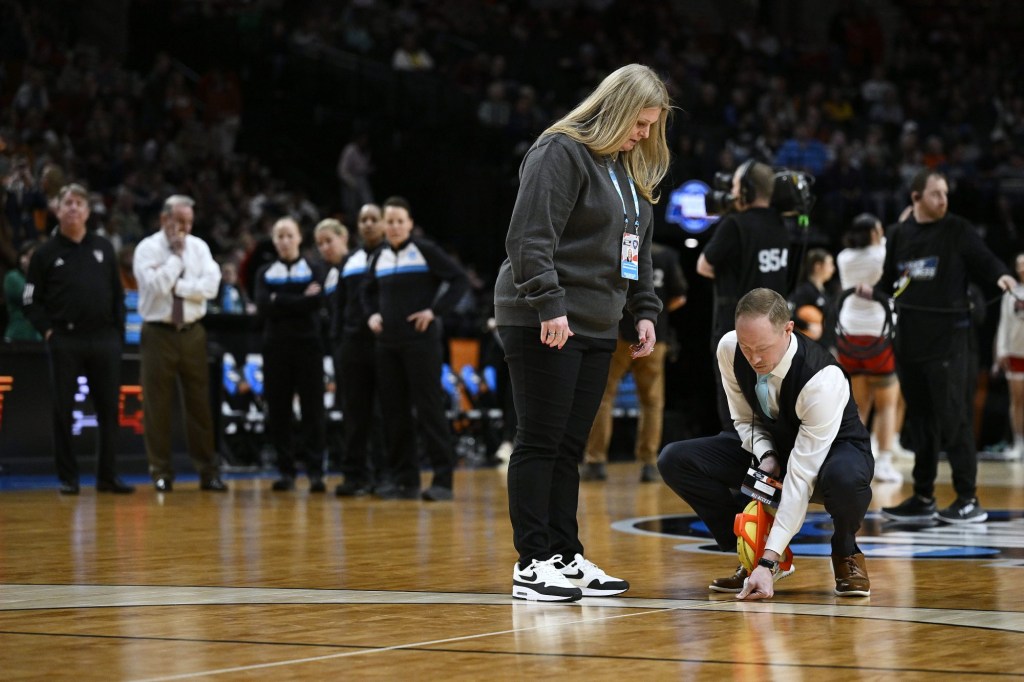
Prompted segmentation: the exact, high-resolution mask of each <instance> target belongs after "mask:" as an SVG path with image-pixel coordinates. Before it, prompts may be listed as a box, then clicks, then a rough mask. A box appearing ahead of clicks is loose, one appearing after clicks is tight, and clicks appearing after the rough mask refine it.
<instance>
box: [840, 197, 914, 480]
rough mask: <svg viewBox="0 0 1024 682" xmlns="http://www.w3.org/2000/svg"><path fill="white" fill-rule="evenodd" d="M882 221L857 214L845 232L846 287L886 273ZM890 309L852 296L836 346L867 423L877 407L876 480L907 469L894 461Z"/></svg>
mask: <svg viewBox="0 0 1024 682" xmlns="http://www.w3.org/2000/svg"><path fill="white" fill-rule="evenodd" d="M884 234H885V233H884V230H883V228H882V223H881V221H879V220H878V218H876V217H875V216H873V215H871V214H870V213H862V214H860V215H859V216H857V217H856V218H854V219H853V223H852V224H851V226H850V229H849V230H848V231H847V232H846V234H845V235H844V237H843V241H844V243H845V244H846V247H847V248H845V249H843V250H842V251H840V252H839V255H838V256H837V257H836V266H837V267H838V269H839V281H840V283H841V285H842V287H843V291H846V290H848V289H851V288H853V287H856V286H857V285H858V284H873V283H875V282H877V281H878V279H879V277H881V276H882V265H883V263H884V261H885V236H884ZM887 314H888V312H887V311H886V310H885V309H884V308H883V307H882V306H881V305H880V304H879V303H878V302H877V301H872V300H867V299H863V298H860V297H859V296H847V297H846V299H845V300H844V301H843V306H842V308H841V309H840V311H839V330H838V331H839V335H838V338H837V343H836V345H837V348H838V350H839V362H840V364H842V366H843V369H845V370H846V372H847V373H848V374H849V375H850V384H851V386H852V389H853V397H854V400H856V401H857V408H858V411H859V412H860V418H861V421H863V422H864V423H865V424H867V420H868V416H869V415H870V414H871V410H872V407H874V411H875V418H874V426H873V429H872V430H873V432H874V436H875V439H876V440H877V441H878V452H877V453H875V480H876V481H880V482H885V483H901V482H902V481H903V475H902V474H901V473H900V472H899V471H898V470H897V469H896V467H895V466H894V465H893V455H892V449H893V444H894V442H895V439H896V407H897V404H898V403H899V395H900V385H899V379H897V377H896V363H895V359H894V357H893V352H892V340H891V339H889V338H887V337H886V336H885V335H884V327H885V323H886V316H887Z"/></svg>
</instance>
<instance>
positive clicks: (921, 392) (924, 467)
mask: <svg viewBox="0 0 1024 682" xmlns="http://www.w3.org/2000/svg"><path fill="white" fill-rule="evenodd" d="M967 352H968V350H967V347H966V344H965V345H964V347H963V349H962V352H960V353H957V354H955V355H949V356H947V357H944V358H938V359H934V360H926V361H924V362H909V361H907V359H906V358H905V357H901V356H900V354H899V352H897V354H896V373H897V374H898V376H899V378H900V388H901V390H902V391H903V398H904V400H906V402H907V416H906V419H905V421H904V426H903V429H904V432H906V433H907V435H908V436H909V438H908V442H909V443H910V444H911V445H912V446H913V448H914V492H915V493H917V494H918V495H922V496H924V497H932V496H934V494H935V477H936V476H937V475H938V469H939V453H940V452H945V453H946V457H947V459H949V466H950V468H951V469H952V470H953V489H954V490H956V494H957V495H958V496H960V497H967V498H969V497H974V496H975V495H976V493H977V475H978V453H977V451H976V450H975V448H974V429H973V425H972V423H971V407H972V406H971V404H970V403H968V402H967V395H966V394H967V391H966V390H965V386H966V385H967V383H968V376H967V374H968V359H967Z"/></svg>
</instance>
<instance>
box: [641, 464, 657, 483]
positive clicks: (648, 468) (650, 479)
mask: <svg viewBox="0 0 1024 682" xmlns="http://www.w3.org/2000/svg"><path fill="white" fill-rule="evenodd" d="M660 480H661V473H660V472H659V471H658V467H656V466H654V465H653V464H644V465H643V466H642V467H640V482H641V483H657V482H658V481H660Z"/></svg>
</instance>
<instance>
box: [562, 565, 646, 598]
mask: <svg viewBox="0 0 1024 682" xmlns="http://www.w3.org/2000/svg"><path fill="white" fill-rule="evenodd" d="M559 558H561V557H559ZM558 570H559V571H560V572H561V574H562V575H563V576H564V577H566V578H568V580H569V582H571V583H572V584H573V585H575V586H576V587H578V588H580V589H581V590H583V596H584V597H614V596H615V595H617V594H622V593H623V592H625V591H626V590H628V589H629V583H627V582H626V581H625V580H622V579H621V578H613V577H611V576H610V575H608V574H607V573H605V572H604V571H602V570H601V569H600V568H598V567H597V565H596V564H594V563H593V562H591V561H588V560H586V559H584V558H583V555H582V554H577V555H576V558H575V559H573V560H572V563H571V564H562V565H560V566H558Z"/></svg>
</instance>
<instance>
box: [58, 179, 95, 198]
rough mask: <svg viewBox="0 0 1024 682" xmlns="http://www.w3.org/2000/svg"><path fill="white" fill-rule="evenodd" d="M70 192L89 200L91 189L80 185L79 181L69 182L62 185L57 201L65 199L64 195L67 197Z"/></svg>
mask: <svg viewBox="0 0 1024 682" xmlns="http://www.w3.org/2000/svg"><path fill="white" fill-rule="evenodd" d="M69 194H74V195H75V196H79V197H82V198H83V199H85V200H86V201H89V190H87V189H86V188H85V187H84V186H83V185H80V184H78V183H77V182H69V183H68V184H66V185H64V186H63V187H61V188H60V191H59V192H57V201H58V202H61V201H64V197H66V196H67V195H69Z"/></svg>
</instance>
